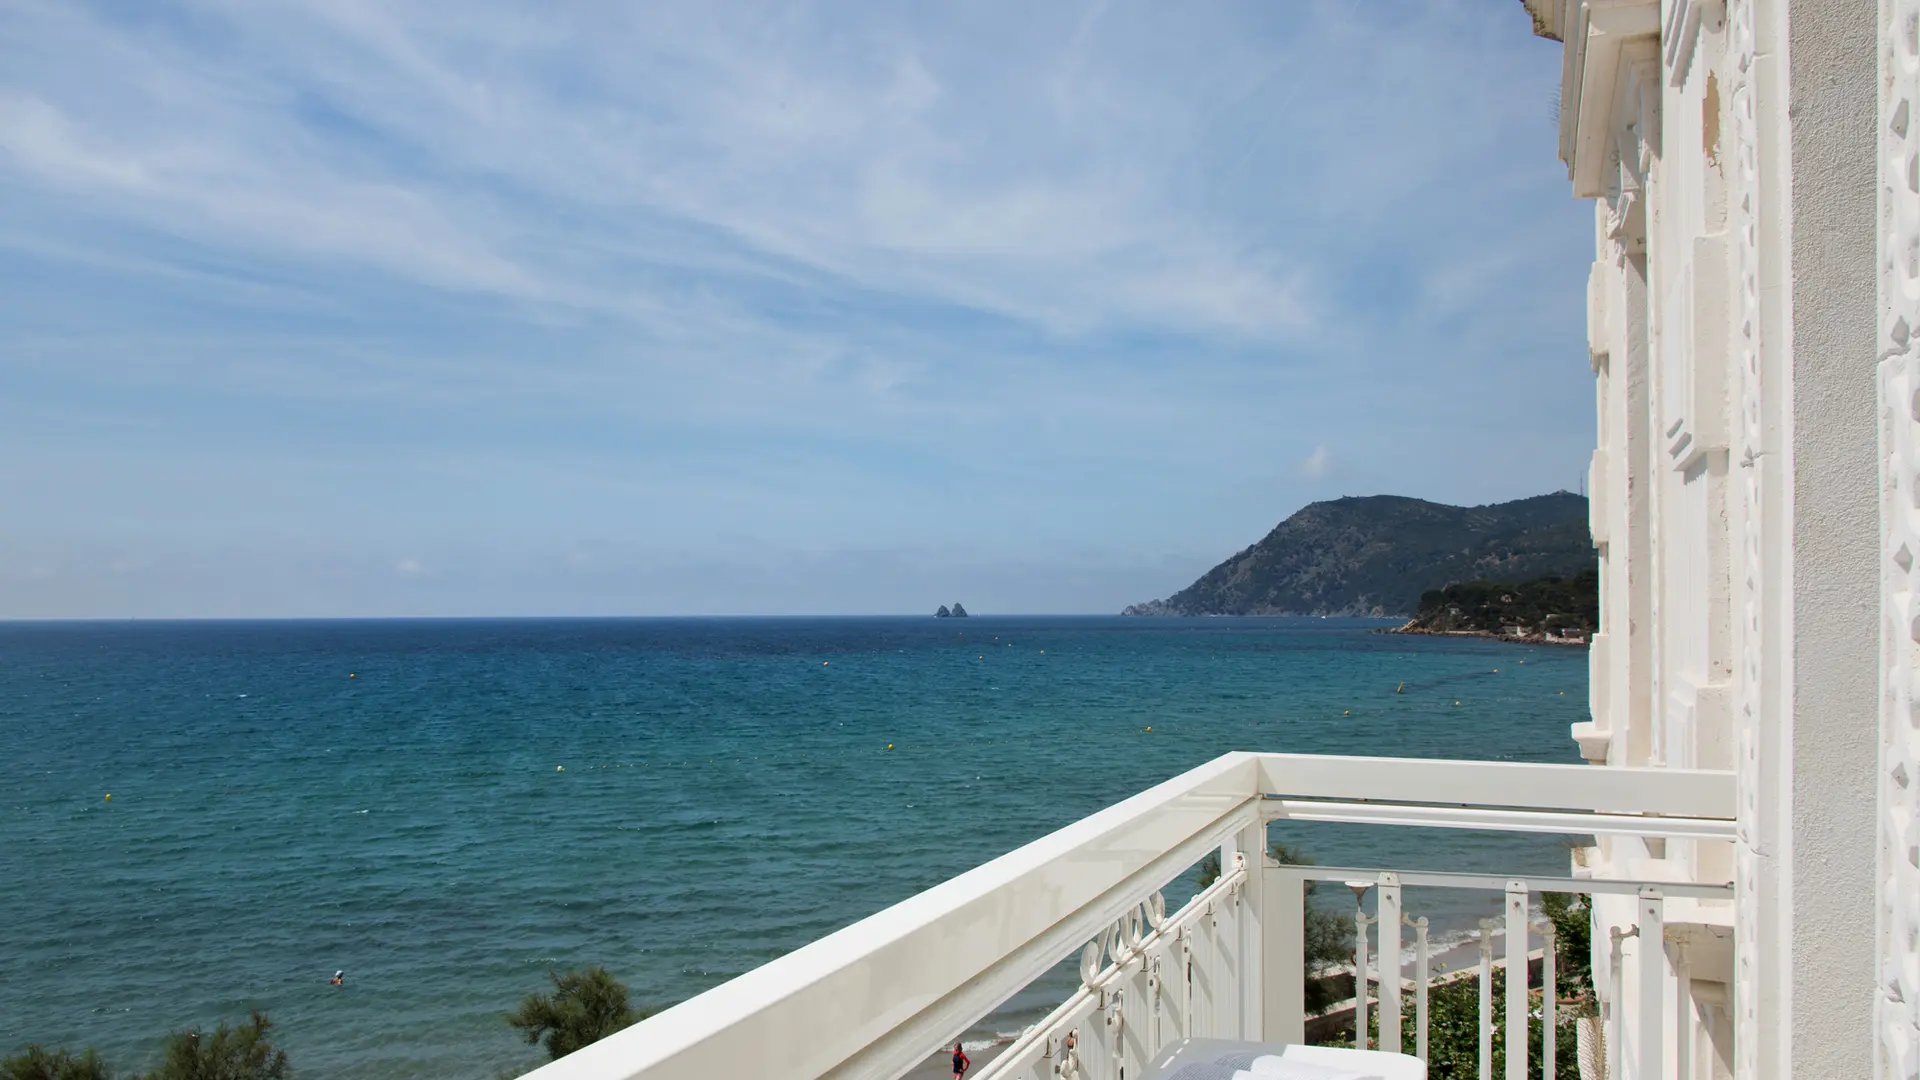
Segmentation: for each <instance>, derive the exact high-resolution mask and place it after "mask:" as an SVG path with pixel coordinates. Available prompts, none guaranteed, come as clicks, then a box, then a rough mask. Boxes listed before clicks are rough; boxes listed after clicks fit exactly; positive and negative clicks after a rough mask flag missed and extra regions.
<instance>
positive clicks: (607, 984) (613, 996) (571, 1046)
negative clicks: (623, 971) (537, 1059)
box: [507, 967, 645, 1061]
mask: <svg viewBox="0 0 1920 1080" xmlns="http://www.w3.org/2000/svg"><path fill="white" fill-rule="evenodd" d="M547 974H548V977H549V978H551V979H553V993H551V994H528V995H527V999H526V1000H525V1001H523V1002H521V1003H520V1009H519V1011H518V1012H514V1013H511V1014H509V1015H508V1016H507V1023H509V1024H512V1025H513V1026H514V1027H516V1028H519V1029H520V1033H521V1034H522V1035H523V1036H525V1037H526V1040H527V1042H528V1044H530V1045H540V1044H542V1043H544V1044H545V1045H546V1048H547V1054H548V1055H549V1056H550V1057H551V1058H552V1059H553V1060H555V1061H558V1060H560V1059H561V1058H563V1057H566V1056H567V1055H568V1054H571V1053H573V1052H574V1051H575V1050H578V1049H580V1048H581V1047H583V1046H587V1045H589V1044H591V1043H596V1042H599V1041H600V1040H601V1039H604V1038H606V1037H607V1036H609V1035H611V1034H613V1033H614V1032H616V1031H619V1030H620V1029H622V1028H625V1027H629V1026H631V1025H632V1024H634V1023H636V1022H638V1021H640V1020H642V1019H644V1018H645V1013H643V1012H637V1011H635V1010H634V1009H633V1007H632V1006H630V1005H629V1004H628V1003H627V987H626V984H625V983H622V982H621V981H620V980H618V979H616V978H614V977H613V976H612V975H610V974H608V973H607V969H606V968H602V967H591V968H587V969H585V970H584V971H569V972H567V973H566V974H565V975H555V974H553V973H552V972H548V973H547Z"/></svg>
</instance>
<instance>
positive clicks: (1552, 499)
mask: <svg viewBox="0 0 1920 1080" xmlns="http://www.w3.org/2000/svg"><path fill="white" fill-rule="evenodd" d="M1593 568H1594V555H1593V539H1592V537H1591V536H1590V535H1589V533H1588V531H1587V500H1586V497H1585V496H1583V495H1575V494H1573V493H1572V492H1570V491H1556V492H1554V493H1552V494H1550V495H1536V496H1534V497H1533V498H1530V499H1518V500H1515V501H1513V502H1506V503H1495V504H1493V505H1490V506H1447V505H1444V504H1442V503H1433V502H1427V501H1426V500H1424V499H1409V498H1404V497H1402V496H1398V495H1372V496H1367V497H1364V498H1352V497H1349V498H1344V499H1331V500H1328V501H1325V502H1317V503H1310V504H1308V505H1307V506H1305V507H1302V508H1301V509H1300V511H1299V512H1298V513H1296V514H1294V515H1293V516H1292V517H1290V518H1288V519H1287V520H1285V521H1283V522H1281V523H1280V524H1279V525H1277V526H1275V527H1274V529H1273V531H1272V532H1270V533H1268V534H1267V535H1266V537H1265V538H1264V539H1262V540H1261V541H1260V542H1259V543H1257V544H1254V545H1253V546H1252V547H1249V548H1247V549H1245V550H1244V551H1241V552H1240V553H1239V554H1237V555H1235V556H1233V557H1232V558H1230V559H1228V560H1227V561H1225V562H1223V563H1221V564H1220V565H1219V566H1216V567H1214V568H1213V569H1212V570H1209V571H1207V572H1206V574H1204V575H1202V576H1201V578H1200V580H1198V581H1196V582H1194V583H1193V584H1192V585H1189V586H1188V587H1186V588H1185V589H1182V590H1181V591H1179V592H1177V593H1174V594H1173V595H1172V596H1169V597H1167V598H1166V599H1165V600H1151V601H1148V602H1147V603H1144V604H1134V605H1132V606H1130V607H1128V608H1127V609H1126V610H1125V611H1123V612H1121V614H1123V615H1328V616H1374V617H1388V616H1393V617H1399V618H1411V617H1413V616H1414V615H1417V614H1419V613H1420V612H1421V607H1422V605H1421V597H1422V594H1423V593H1426V592H1428V591H1429V590H1433V589H1444V588H1445V587H1447V586H1449V585H1458V584H1462V583H1465V582H1473V581H1506V582H1518V581H1528V580H1530V579H1538V578H1547V577H1558V578H1562V579H1572V578H1575V577H1577V576H1578V575H1580V574H1581V573H1582V572H1583V571H1590V570H1592V569H1593Z"/></svg>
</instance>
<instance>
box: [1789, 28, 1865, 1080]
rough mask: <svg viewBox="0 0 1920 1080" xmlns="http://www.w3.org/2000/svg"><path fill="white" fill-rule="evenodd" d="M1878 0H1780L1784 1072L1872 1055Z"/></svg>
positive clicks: (1830, 1067)
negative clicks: (1785, 549)
mask: <svg viewBox="0 0 1920 1080" xmlns="http://www.w3.org/2000/svg"><path fill="white" fill-rule="evenodd" d="M1877 6H1878V5H1877V3H1876V2H1875V0H1822V2H1820V3H1817V4H1808V3H1797V4H1792V5H1789V6H1787V7H1786V18H1787V20H1788V27H1787V57H1786V61H1787V63H1786V67H1787V103H1786V104H1787V113H1788V116H1789V118H1790V120H1789V123H1790V132H1791V140H1792V151H1791V153H1792V163H1791V169H1792V172H1791V178H1792V190H1791V219H1790V221H1789V223H1788V228H1789V229H1790V235H1789V237H1788V243H1789V244H1790V249H1791V279H1790V281H1789V282H1788V285H1789V293H1788V295H1787V296H1786V297H1783V298H1782V301H1783V302H1784V303H1787V304H1789V305H1790V310H1791V320H1792V321H1791V334H1792V339H1791V349H1792V372H1793V376H1792V377H1793V388H1792V394H1793V399H1792V410H1793V416H1792V432H1793V437H1792V441H1791V446H1790V448H1789V453H1790V460H1791V469H1792V478H1793V480H1792V489H1791V490H1792V496H1791V497H1792V500H1793V513H1792V520H1793V545H1792V552H1793V569H1792V582H1793V586H1792V588H1793V656H1792V661H1791V662H1792V671H1791V686H1792V701H1791V730H1790V736H1789V752H1790V754H1791V760H1792V772H1791V777H1790V792H1789V797H1790V798H1791V800H1792V804H1791V805H1792V813H1791V818H1790V832H1789V834H1788V836H1787V837H1786V838H1785V840H1786V844H1785V847H1784V849H1783V857H1784V858H1785V859H1786V860H1787V865H1786V866H1785V867H1783V870H1784V873H1785V876H1786V880H1787V882H1788V883H1789V887H1788V890H1787V898H1788V901H1789V903H1790V904H1791V908H1792V911H1791V916H1790V921H1791V929H1790V931H1789V934H1790V941H1791V949H1792V955H1791V980H1792V990H1791V1000H1790V1004H1789V1006H1788V1009H1787V1015H1788V1017H1789V1018H1790V1023H1791V1029H1792V1046H1791V1049H1790V1051H1789V1065H1790V1068H1791V1070H1792V1075H1796V1076H1836V1077H1837V1076H1861V1077H1864V1076H1869V1075H1871V1074H1872V1069H1873V1057H1872V1047H1873V1041H1874V1040H1873V1021H1872V1017H1873V1004H1874V984H1875V981H1876V980H1875V966H1876V965H1875V961H1874V950H1873V937H1872V935H1871V934H1868V933H1863V932H1862V930H1863V929H1864V928H1865V927H1867V926H1870V925H1871V924H1872V920H1873V917H1874V908H1875V904H1874V870H1873V867H1874V854H1875V846H1876V839H1877V838H1876V835H1875V826H1876V820H1875V812H1874V791H1875V774H1876V767H1875V751H1876V743H1877V738H1876V735H1877V728H1878V724H1877V715H1878V699H1879V694H1878V685H1879V627H1880V580H1879V546H1880V545H1879V539H1880V529H1879V523H1878V517H1879V499H1878V480H1879V477H1878V466H1879V460H1878V459H1879V454H1878V425H1877V423H1876V413H1877V410H1876V406H1875V386H1874V382H1875V379H1874V364H1875V360H1876V355H1875V353H1876V350H1875V337H1876V334H1875V328H1876V324H1877V322H1878V319H1877V317H1876V314H1875V308H1874V281H1875V274H1874V271H1875V264H1876V259H1875V254H1874V252H1875V233H1876V228H1875V224H1876V213H1877V199H1876V195H1877V183H1876V164H1877V162H1876V153H1875V151H1876V139H1875V128H1876V127H1877V124H1876V121H1875V116H1876V104H1877V97H1878V95H1877V93H1876V86H1875V65H1874V63H1873V56H1874V53H1875V28H1876V26H1877V24H1878V11H1877Z"/></svg>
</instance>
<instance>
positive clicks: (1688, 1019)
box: [1673, 941, 1693, 1080]
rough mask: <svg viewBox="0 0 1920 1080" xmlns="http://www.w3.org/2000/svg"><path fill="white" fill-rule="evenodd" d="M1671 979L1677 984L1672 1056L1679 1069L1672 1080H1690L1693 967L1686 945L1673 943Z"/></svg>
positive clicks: (1691, 1071)
mask: <svg viewBox="0 0 1920 1080" xmlns="http://www.w3.org/2000/svg"><path fill="white" fill-rule="evenodd" d="M1673 978H1674V982H1675V983H1676V984H1677V985H1676V987H1675V993H1674V999H1675V1005H1676V1011H1677V1012H1678V1014H1679V1015H1677V1016H1675V1017H1674V1027H1673V1056H1674V1060H1675V1061H1676V1062H1677V1063H1678V1065H1679V1068H1678V1069H1676V1070H1675V1072H1674V1080H1692V1078H1693V965H1692V963H1691V962H1690V959H1689V957H1688V956H1687V943H1686V942H1684V941H1676V942H1674V943H1673Z"/></svg>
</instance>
